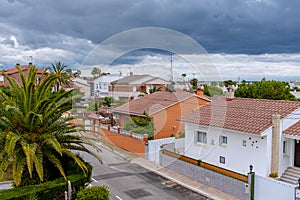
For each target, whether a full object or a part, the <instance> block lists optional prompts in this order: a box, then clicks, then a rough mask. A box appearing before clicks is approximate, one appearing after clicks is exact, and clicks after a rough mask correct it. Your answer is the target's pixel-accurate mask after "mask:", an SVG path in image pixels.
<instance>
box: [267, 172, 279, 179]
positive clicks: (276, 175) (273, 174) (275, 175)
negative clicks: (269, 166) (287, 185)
mask: <svg viewBox="0 0 300 200" xmlns="http://www.w3.org/2000/svg"><path fill="white" fill-rule="evenodd" d="M269 177H271V178H277V177H278V173H276V172H275V173H271V174H269Z"/></svg>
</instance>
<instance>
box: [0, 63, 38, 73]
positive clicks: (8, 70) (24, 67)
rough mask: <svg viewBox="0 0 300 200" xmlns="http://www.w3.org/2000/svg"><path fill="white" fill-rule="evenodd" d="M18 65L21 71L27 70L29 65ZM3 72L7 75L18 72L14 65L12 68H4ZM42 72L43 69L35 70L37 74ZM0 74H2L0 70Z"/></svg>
mask: <svg viewBox="0 0 300 200" xmlns="http://www.w3.org/2000/svg"><path fill="white" fill-rule="evenodd" d="M19 67H20V69H21V70H22V71H25V70H28V69H29V68H30V65H23V66H19ZM4 72H5V73H6V74H7V75H10V74H14V73H18V72H19V71H18V69H17V68H16V67H13V68H10V69H7V70H4ZM43 72H44V69H38V71H37V73H38V74H42V73H43ZM0 74H2V72H0Z"/></svg>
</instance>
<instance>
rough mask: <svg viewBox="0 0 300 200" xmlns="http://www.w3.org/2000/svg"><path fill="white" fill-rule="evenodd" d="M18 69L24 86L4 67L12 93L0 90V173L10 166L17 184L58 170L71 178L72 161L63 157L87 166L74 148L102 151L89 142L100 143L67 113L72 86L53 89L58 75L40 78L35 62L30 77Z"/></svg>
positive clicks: (70, 104) (27, 182)
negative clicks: (82, 131) (69, 163)
mask: <svg viewBox="0 0 300 200" xmlns="http://www.w3.org/2000/svg"><path fill="white" fill-rule="evenodd" d="M17 69H18V71H19V74H20V80H21V86H19V85H18V84H17V82H16V81H15V80H14V79H12V78H11V77H9V76H8V75H6V74H5V73H3V76H5V78H6V79H7V80H8V82H9V86H8V87H9V89H10V92H11V93H10V96H8V95H6V94H5V93H4V92H2V90H0V116H1V117H0V177H2V175H3V173H4V172H5V171H6V169H7V168H8V167H11V168H12V171H13V180H14V184H15V185H16V186H17V187H18V186H23V185H30V184H32V181H33V180H35V179H38V180H39V182H43V181H46V180H47V179H48V177H50V176H51V175H52V173H53V172H54V171H55V172H58V173H59V174H60V175H61V176H63V177H64V178H66V171H65V169H66V167H67V165H64V164H62V163H63V161H64V160H68V159H71V160H73V161H74V162H75V163H76V165H78V166H79V167H80V168H81V169H82V170H83V171H85V172H86V171H87V166H86V164H85V163H84V162H83V160H81V159H80V158H79V157H78V156H77V155H75V154H74V152H73V151H74V150H76V151H84V152H87V153H90V154H92V155H94V156H95V157H96V158H97V159H99V160H100V157H99V156H97V155H96V154H94V153H92V152H91V151H89V150H88V149H87V147H86V146H85V145H91V146H93V147H94V148H96V149H98V148H97V147H96V146H94V145H93V144H92V143H91V142H90V141H89V140H87V139H86V138H85V137H84V136H83V135H82V133H81V132H80V130H81V129H80V127H78V126H77V125H75V124H72V123H71V120H73V119H74V117H72V116H70V117H66V116H65V117H62V116H63V114H64V113H66V112H67V111H69V110H71V109H72V90H71V91H68V92H67V91H64V90H60V91H59V92H56V93H52V92H51V90H52V86H53V84H55V83H57V81H58V79H59V76H58V75H56V74H50V75H49V76H47V77H46V78H45V79H44V80H42V81H40V82H39V83H36V78H37V69H36V68H35V67H34V66H31V67H30V69H29V72H28V75H27V77H26V76H25V75H24V73H23V72H22V70H21V69H20V68H19V67H17ZM75 132H76V134H75Z"/></svg>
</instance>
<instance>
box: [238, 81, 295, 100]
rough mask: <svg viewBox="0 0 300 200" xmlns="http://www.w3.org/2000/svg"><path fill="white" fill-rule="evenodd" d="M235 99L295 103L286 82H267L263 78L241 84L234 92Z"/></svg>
mask: <svg viewBox="0 0 300 200" xmlns="http://www.w3.org/2000/svg"><path fill="white" fill-rule="evenodd" d="M234 94H235V96H236V97H243V98H258V99H274V100H292V101H296V100H297V99H296V98H295V96H294V95H292V94H291V93H290V87H289V84H288V83H287V82H281V81H274V80H272V81H267V80H266V79H265V78H263V79H262V80H261V81H259V82H255V83H252V84H246V82H242V84H240V85H239V87H238V89H237V90H236V91H235V92H234Z"/></svg>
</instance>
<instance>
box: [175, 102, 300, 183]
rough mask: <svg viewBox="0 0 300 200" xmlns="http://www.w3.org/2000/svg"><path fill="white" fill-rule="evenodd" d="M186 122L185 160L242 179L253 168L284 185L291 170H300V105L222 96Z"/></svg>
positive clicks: (299, 103)
mask: <svg viewBox="0 0 300 200" xmlns="http://www.w3.org/2000/svg"><path fill="white" fill-rule="evenodd" d="M180 121H182V122H184V123H185V153H184V154H185V156H188V157H192V158H195V159H199V160H202V161H205V162H208V163H210V164H213V165H216V166H220V167H223V168H226V169H229V170H233V171H236V172H240V173H242V174H246V173H247V172H248V171H249V166H250V165H253V167H254V171H255V172H256V173H257V174H258V175H261V176H269V175H270V174H271V173H273V174H276V173H277V174H278V176H279V177H282V180H283V179H284V177H283V176H284V172H285V171H286V170H287V168H288V167H296V168H297V167H300V143H299V140H300V102H295V101H283V100H266V99H250V98H249V99H247V98H228V97H227V98H223V97H222V98H221V97H220V98H219V99H217V100H214V101H212V103H211V104H207V105H204V106H203V107H200V108H199V109H196V110H194V111H193V112H191V113H189V114H188V115H186V116H184V117H183V118H181V119H180ZM292 179H293V180H287V181H289V182H293V183H296V182H297V179H298V178H297V177H295V178H292Z"/></svg>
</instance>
